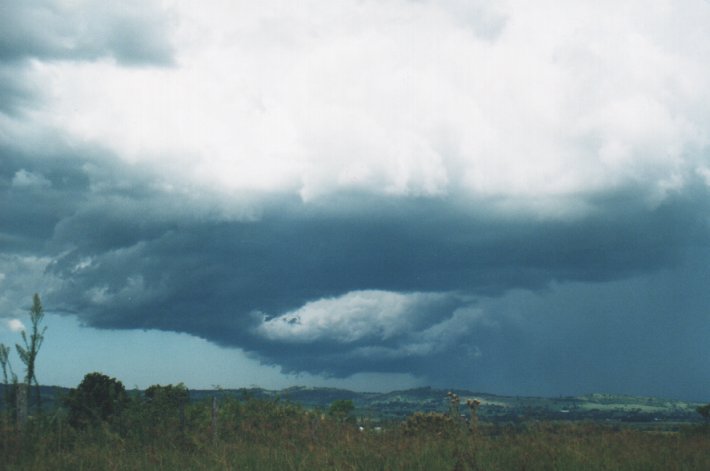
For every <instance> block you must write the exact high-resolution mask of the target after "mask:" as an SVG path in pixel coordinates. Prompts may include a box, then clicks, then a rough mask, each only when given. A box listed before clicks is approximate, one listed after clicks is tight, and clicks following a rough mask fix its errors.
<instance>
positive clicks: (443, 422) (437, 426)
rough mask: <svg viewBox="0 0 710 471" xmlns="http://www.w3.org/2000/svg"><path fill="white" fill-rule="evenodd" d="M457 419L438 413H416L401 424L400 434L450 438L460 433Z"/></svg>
mask: <svg viewBox="0 0 710 471" xmlns="http://www.w3.org/2000/svg"><path fill="white" fill-rule="evenodd" d="M459 422H460V421H459V420H458V418H453V417H451V416H450V415H448V414H441V413H439V412H429V413H422V412H416V413H414V414H412V415H411V416H409V417H408V418H407V420H405V421H404V422H402V426H401V428H402V432H403V433H404V434H405V435H408V436H422V435H425V436H428V437H451V436H453V435H457V434H459V433H460V432H461V426H460V425H461V424H460V423H459Z"/></svg>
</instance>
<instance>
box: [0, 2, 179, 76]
mask: <svg viewBox="0 0 710 471" xmlns="http://www.w3.org/2000/svg"><path fill="white" fill-rule="evenodd" d="M0 11H1V13H2V14H0V61H18V60H22V59H25V58H29V57H35V58H38V59H50V60H51V59H75V60H94V59H97V58H100V57H104V56H112V57H114V58H115V59H116V60H117V61H119V62H121V63H124V64H128V65H132V64H170V63H172V61H173V59H172V55H173V50H172V46H171V44H170V40H169V35H168V31H167V30H168V26H169V24H168V20H167V19H166V15H165V14H164V13H165V12H163V11H162V10H161V9H160V7H159V6H158V4H157V3H155V2H133V1H131V2H120V3H110V4H106V3H105V2H99V1H90V2H85V3H82V5H77V4H74V5H72V4H68V3H60V2H54V1H49V0H30V1H23V2H13V1H10V0H8V1H3V2H2V3H1V4H0Z"/></svg>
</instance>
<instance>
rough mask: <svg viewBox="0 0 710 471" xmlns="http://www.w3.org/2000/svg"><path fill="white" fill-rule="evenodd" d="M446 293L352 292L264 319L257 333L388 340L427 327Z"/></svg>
mask: <svg viewBox="0 0 710 471" xmlns="http://www.w3.org/2000/svg"><path fill="white" fill-rule="evenodd" d="M447 297H448V296H447V295H445V294H430V293H411V294H400V293H393V292H388V291H353V292H350V293H347V294H344V295H342V296H340V297H337V298H328V299H321V300H318V301H312V302H309V303H307V304H305V305H304V306H303V307H301V308H299V309H297V310H295V311H292V312H289V313H286V314H283V315H281V316H278V317H274V318H272V319H269V320H266V321H264V322H263V323H262V324H261V325H260V326H259V327H258V328H257V332H258V333H259V334H261V335H262V336H264V337H266V338H268V339H270V340H280V341H286V342H313V341H318V340H321V341H329V342H344V343H350V342H355V341H359V340H363V339H365V340H367V339H371V340H377V341H382V340H387V339H389V338H392V337H395V336H400V335H402V334H406V333H409V332H413V331H416V330H420V329H422V328H423V327H425V326H426V322H427V320H428V319H429V318H430V317H431V312H430V311H431V310H432V308H434V307H435V306H436V305H437V304H439V303H441V302H442V301H443V300H445V299H447Z"/></svg>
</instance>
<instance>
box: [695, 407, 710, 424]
mask: <svg viewBox="0 0 710 471" xmlns="http://www.w3.org/2000/svg"><path fill="white" fill-rule="evenodd" d="M696 410H697V411H698V414H700V415H701V416H702V417H703V419H705V420H710V404H705V405H704V406H699V407H698V408H697V409H696Z"/></svg>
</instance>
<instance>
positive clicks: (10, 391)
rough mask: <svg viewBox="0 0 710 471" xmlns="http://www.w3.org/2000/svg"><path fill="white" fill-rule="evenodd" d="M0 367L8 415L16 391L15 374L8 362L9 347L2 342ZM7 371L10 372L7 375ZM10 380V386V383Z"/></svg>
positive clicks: (0, 346)
mask: <svg viewBox="0 0 710 471" xmlns="http://www.w3.org/2000/svg"><path fill="white" fill-rule="evenodd" d="M0 367H1V368H2V379H3V386H4V389H5V394H4V396H5V397H4V399H5V407H6V410H7V412H8V415H9V414H10V411H11V410H13V408H14V403H15V394H16V392H17V390H16V388H15V386H16V385H17V375H16V374H15V372H14V371H12V364H11V363H10V347H8V346H7V345H5V344H2V343H0ZM8 372H9V373H10V374H9V375H8ZM10 380H12V386H11V385H10Z"/></svg>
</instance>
